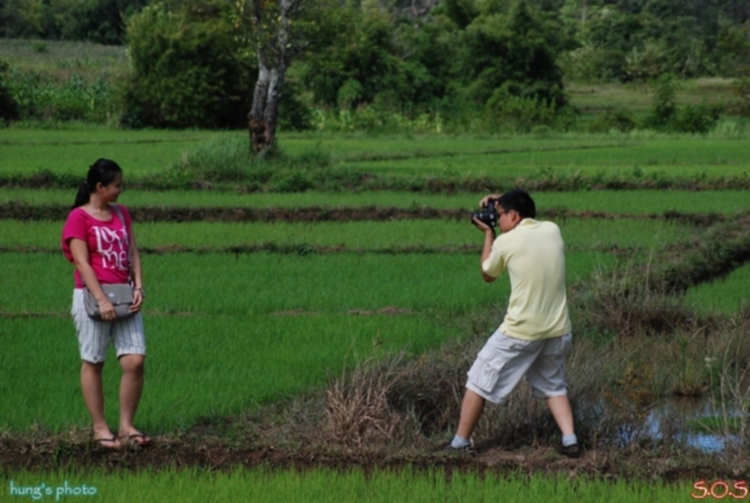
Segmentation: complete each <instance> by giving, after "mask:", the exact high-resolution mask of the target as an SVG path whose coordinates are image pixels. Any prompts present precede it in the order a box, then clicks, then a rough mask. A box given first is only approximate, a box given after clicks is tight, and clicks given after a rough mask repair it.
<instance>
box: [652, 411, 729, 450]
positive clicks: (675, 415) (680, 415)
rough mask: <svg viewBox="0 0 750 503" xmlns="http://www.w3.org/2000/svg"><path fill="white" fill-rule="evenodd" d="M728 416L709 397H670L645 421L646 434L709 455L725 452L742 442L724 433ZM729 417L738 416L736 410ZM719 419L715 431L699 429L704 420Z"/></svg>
mask: <svg viewBox="0 0 750 503" xmlns="http://www.w3.org/2000/svg"><path fill="white" fill-rule="evenodd" d="M724 416H725V413H724V412H723V411H722V410H721V408H720V407H717V405H716V404H714V403H713V402H712V400H711V399H706V398H666V399H662V400H660V401H659V402H657V403H656V404H655V405H654V407H653V408H652V409H651V411H650V412H649V415H648V417H647V418H646V421H645V425H644V428H645V430H646V431H645V433H646V435H647V436H648V437H649V438H651V439H653V440H664V439H666V438H667V437H671V438H672V439H674V440H677V441H679V442H681V443H684V444H685V445H687V446H689V447H693V448H696V449H700V450H701V451H702V452H705V453H710V454H714V453H717V454H718V453H721V452H723V451H724V450H725V449H726V448H727V446H728V444H730V443H737V442H739V438H738V437H737V436H736V435H734V434H731V433H730V434H726V433H724V432H723V431H722V430H723V428H722V427H721V425H723V424H724V423H725V422H724V420H723V419H721V418H723V417H724ZM726 416H728V417H730V418H731V417H738V416H739V414H738V413H737V412H736V411H727V412H726ZM713 418H717V419H718V420H717V422H716V426H715V427H714V428H711V429H704V430H703V431H701V428H699V427H696V422H697V421H699V420H701V419H713Z"/></svg>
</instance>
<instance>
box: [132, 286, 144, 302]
mask: <svg viewBox="0 0 750 503" xmlns="http://www.w3.org/2000/svg"><path fill="white" fill-rule="evenodd" d="M133 291H134V292H135V291H139V292H141V297H142V298H144V299H145V298H146V292H144V291H143V287H141V286H136V287H135V288H133Z"/></svg>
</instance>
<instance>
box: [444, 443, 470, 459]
mask: <svg viewBox="0 0 750 503" xmlns="http://www.w3.org/2000/svg"><path fill="white" fill-rule="evenodd" d="M435 452H436V453H440V454H450V455H454V456H476V455H477V451H476V449H474V444H473V443H471V444H469V445H465V446H463V447H453V445H451V443H450V442H448V443H447V444H445V445H442V446H440V447H438V448H437V449H435Z"/></svg>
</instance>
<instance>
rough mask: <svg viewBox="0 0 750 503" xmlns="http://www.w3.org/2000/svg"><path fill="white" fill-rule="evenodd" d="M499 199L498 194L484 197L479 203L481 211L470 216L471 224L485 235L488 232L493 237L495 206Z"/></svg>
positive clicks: (495, 223)
mask: <svg viewBox="0 0 750 503" xmlns="http://www.w3.org/2000/svg"><path fill="white" fill-rule="evenodd" d="M499 199H500V196H499V195H498V194H490V195H487V196H484V197H483V198H482V200H481V201H479V207H480V208H483V209H482V210H480V211H475V212H474V213H472V214H471V222H472V223H473V224H474V225H476V226H477V227H478V228H479V230H481V231H482V232H484V233H485V234H486V233H487V232H490V233H491V234H492V236H493V237H494V236H495V227H496V226H497V205H498V200H499Z"/></svg>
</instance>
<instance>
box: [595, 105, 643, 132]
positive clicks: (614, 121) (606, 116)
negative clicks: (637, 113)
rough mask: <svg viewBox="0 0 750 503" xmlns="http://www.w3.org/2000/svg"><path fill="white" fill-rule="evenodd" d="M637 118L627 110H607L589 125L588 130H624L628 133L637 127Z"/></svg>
mask: <svg viewBox="0 0 750 503" xmlns="http://www.w3.org/2000/svg"><path fill="white" fill-rule="evenodd" d="M637 125H638V124H637V122H636V120H635V118H634V117H633V116H632V114H630V113H629V112H627V111H622V110H607V111H606V112H605V113H603V114H601V115H597V116H596V118H595V119H594V120H593V121H592V122H591V124H589V125H588V127H587V130H588V131H589V132H590V133H607V132H609V131H612V130H615V131H622V132H624V133H627V132H629V131H632V130H633V129H635V128H636V126H637Z"/></svg>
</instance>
